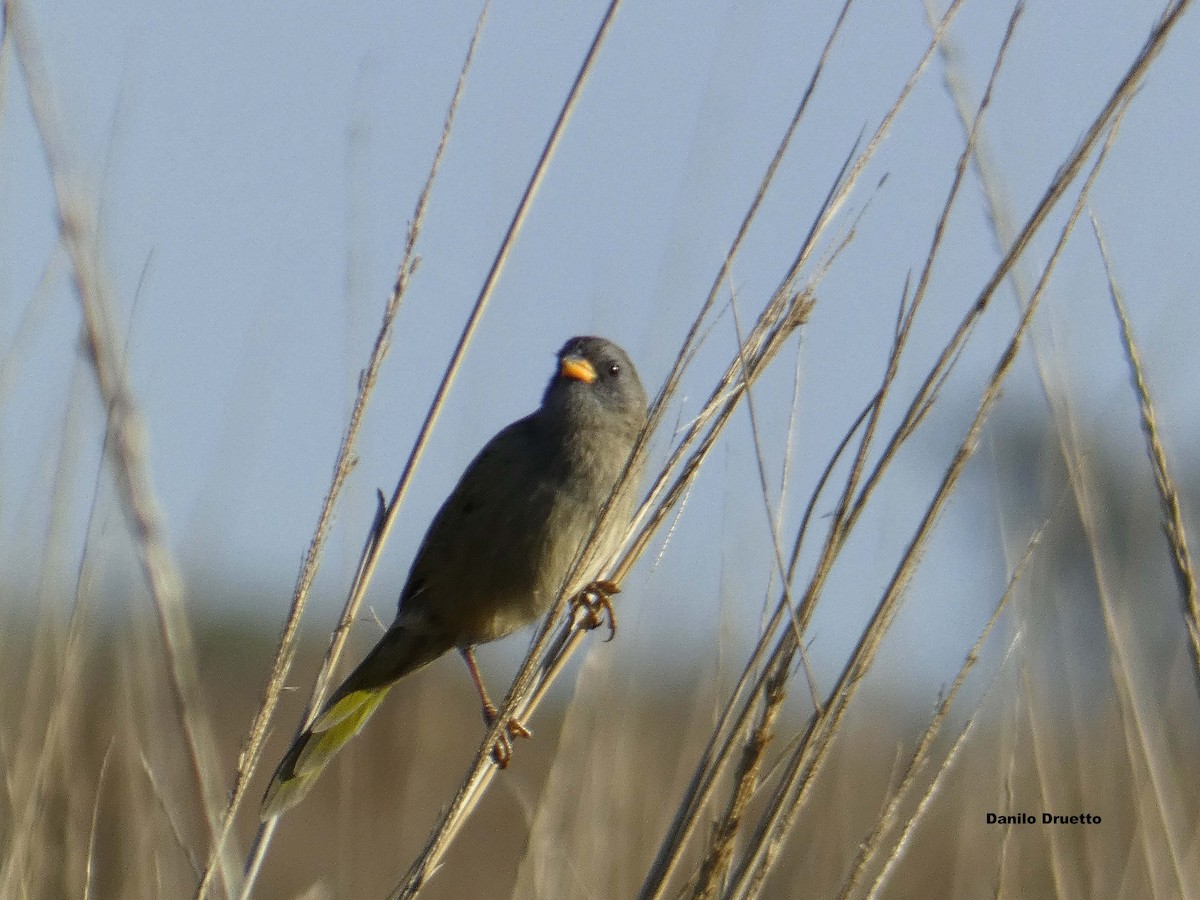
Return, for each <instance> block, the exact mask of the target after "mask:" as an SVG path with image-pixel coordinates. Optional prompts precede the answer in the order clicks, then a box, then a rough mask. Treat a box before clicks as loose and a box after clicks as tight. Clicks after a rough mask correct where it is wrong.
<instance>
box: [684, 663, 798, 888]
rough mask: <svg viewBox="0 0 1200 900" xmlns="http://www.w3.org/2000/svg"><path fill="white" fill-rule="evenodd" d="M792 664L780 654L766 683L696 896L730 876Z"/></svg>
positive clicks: (705, 856) (717, 826)
mask: <svg viewBox="0 0 1200 900" xmlns="http://www.w3.org/2000/svg"><path fill="white" fill-rule="evenodd" d="M791 665H792V657H791V656H781V657H779V660H778V661H777V663H776V664H775V665H774V666H773V667H772V669H771V670H770V672H769V673H768V675H767V679H766V681H765V682H764V684H763V692H762V710H761V711H760V712H759V715H758V721H757V723H756V724H755V726H754V728H753V729H752V730H751V732H750V734H749V736H748V737H747V738H746V741H745V745H744V746H743V748H742V755H741V759H740V760H739V761H738V767H737V770H736V772H735V773H734V779H733V780H734V789H733V790H732V791H731V792H730V795H729V801H728V803H727V804H726V806H725V809H724V810H722V812H721V815H720V816H719V817H718V818H717V820H716V822H714V823H713V828H712V835H711V837H710V839H709V843H708V847H707V849H706V850H705V854H704V860H703V862H702V863H701V865H700V872H699V874H698V876H697V879H696V886H695V889H694V890H693V891H692V897H693V898H695V900H709V898H711V897H716V896H719V891H720V889H721V885H722V882H723V881H724V880H725V879H726V878H727V877H728V872H729V870H730V867H731V865H732V864H733V849H734V842H735V841H736V840H737V837H738V833H739V831H740V829H741V825H742V819H743V817H744V816H745V813H746V805H747V804H748V803H749V802H750V800H751V799H752V798H753V797H754V794H755V792H756V790H757V788H758V784H759V773H760V772H761V770H762V767H763V763H764V761H765V759H766V753H767V747H768V746H769V745H770V743H771V740H772V739H773V738H774V737H775V724H776V722H777V721H778V719H779V713H780V712H781V711H782V709H783V701H784V699H785V698H786V697H787V682H788V676H789V675H790V669H791Z"/></svg>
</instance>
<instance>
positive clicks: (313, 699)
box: [196, 3, 489, 900]
mask: <svg viewBox="0 0 1200 900" xmlns="http://www.w3.org/2000/svg"><path fill="white" fill-rule="evenodd" d="M488 8H489V3H485V4H484V6H483V8H482V10H481V11H480V14H479V19H478V20H477V22H476V25H475V30H474V31H473V32H472V34H471V40H470V43H469V44H468V46H467V52H466V56H465V57H464V59H463V64H462V67H461V68H460V70H459V76H458V81H457V83H456V84H455V88H454V94H453V96H452V97H451V100H450V103H449V105H448V107H447V110H446V117H445V120H444V122H443V125H442V133H441V138H440V140H439V141H438V146H437V149H436V151H435V152H434V156H433V162H432V163H431V165H430V169H429V174H428V176H427V177H426V179H425V184H424V186H423V187H422V189H421V193H420V195H419V196H418V198H417V204H416V208H415V210H414V212H413V218H412V221H411V222H410V223H409V227H408V234H407V237H406V242H405V249H404V257H403V259H402V260H401V262H400V266H399V268H398V270H397V274H396V281H395V284H394V285H393V287H392V292H391V294H390V295H389V297H388V300H387V303H386V305H385V307H384V314H383V322H382V323H381V325H380V328H379V332H378V333H377V335H376V338H375V344H374V346H373V347H372V350H371V356H370V359H369V361H368V363H367V367H366V368H365V369H364V370H363V372H362V374H361V375H360V376H359V383H358V395H357V397H356V398H355V402H354V407H353V410H352V412H351V414H350V422H349V424H348V425H347V427H346V432H345V435H344V436H343V438H342V445H341V448H340V449H339V451H338V459H337V463H336V464H335V467H334V477H333V483H332V484H331V485H330V488H329V491H328V493H327V494H326V496H325V501H324V503H323V504H322V507H321V512H320V515H319V517H318V520H317V528H316V531H315V532H314V534H313V539H312V542H311V543H310V545H309V550H308V554H307V555H306V557H305V562H304V566H303V567H302V569H301V572H300V577H299V579H298V581H297V584H296V591H295V593H294V595H293V599H292V606H291V610H290V611H289V613H288V619H287V623H286V624H285V626H284V633H283V636H282V637H281V639H280V644H279V650H278V651H277V653H276V660H275V666H274V667H273V669H272V674H271V680H270V682H269V684H268V686H267V690H266V693H265V695H264V698H263V703H262V706H261V707H260V710H259V712H258V714H257V716H256V717H255V720H254V724H253V725H252V726H251V730H250V733H249V735H248V737H247V739H246V743H245V744H244V746H243V749H242V752H241V754H240V756H239V764H238V778H237V782H236V785H235V791H234V794H233V795H232V797H231V798H230V803H229V806H228V808H227V810H226V815H225V820H224V830H223V832H222V835H223V836H224V835H225V834H227V833H228V830H229V828H230V827H231V825H232V822H233V817H234V815H235V814H236V812H237V808H238V805H239V804H240V801H241V799H242V798H243V796H244V795H245V790H246V785H247V784H248V782H249V779H250V775H251V774H252V773H253V770H254V767H255V765H256V764H257V762H258V756H259V754H260V753H261V752H262V745H263V743H264V742H265V740H266V734H267V726H268V725H269V723H270V718H271V716H272V715H273V713H274V711H275V708H276V706H277V705H278V702H279V695H280V693H281V692H282V690H283V685H284V681H285V680H286V677H287V672H288V670H289V669H290V667H291V662H292V658H293V656H294V655H295V644H296V640H297V637H298V630H299V624H300V616H301V615H302V613H303V611H304V606H305V603H306V601H307V598H308V591H309V589H310V588H311V585H312V581H313V579H314V578H315V577H316V572H317V567H318V565H319V559H320V554H321V550H322V548H323V547H324V543H325V539H326V537H327V536H328V532H329V528H330V524H331V522H332V516H333V509H334V507H335V505H336V503H337V499H338V498H339V496H340V495H341V489H342V486H343V484H344V483H345V480H346V477H347V476H348V475H349V473H350V470H351V469H352V468H353V467H354V463H355V453H354V447H355V445H356V444H357V440H358V432H359V428H360V426H361V422H362V417H363V413H364V412H365V410H366V407H367V404H368V403H369V401H370V397H371V394H372V392H373V391H374V387H375V383H376V381H377V380H378V376H379V370H380V368H381V367H382V365H383V360H384V358H385V357H386V356H387V353H388V350H389V349H390V348H391V341H392V331H393V328H394V325H395V320H396V314H397V313H398V312H399V309H400V303H401V301H402V300H403V298H404V295H405V293H406V292H407V290H408V284H409V281H410V279H411V278H412V275H413V273H414V272H415V271H416V269H417V266H418V264H419V262H420V258H419V257H418V256H417V253H416V247H417V241H418V239H419V237H420V234H421V226H422V224H423V222H424V219H425V212H426V209H427V208H428V204H429V197H430V194H431V193H432V190H433V184H434V181H435V179H436V178H437V174H438V171H439V169H440V168H441V164H442V160H443V159H444V157H445V153H446V147H447V146H448V144H449V140H450V134H451V131H452V128H453V124H454V116H455V113H456V112H457V111H458V105H459V102H460V100H461V99H462V95H463V91H464V89H465V87H466V79H467V73H468V72H469V71H470V68H471V62H472V60H473V59H474V55H475V49H476V47H477V46H478V43H479V38H480V35H481V34H482V33H483V25H484V22H485V21H486V19H487V12H488ZM485 302H486V300H485V298H483V297H481V298H480V301H479V302H477V303H476V309H475V312H474V314H473V321H476V320H477V319H478V316H479V315H480V314H481V313H482V307H483V305H485ZM468 328H469V329H470V328H471V326H468ZM463 338H464V339H463V340H462V341H460V344H459V348H458V350H457V352H456V354H455V357H454V359H453V360H452V361H451V363H450V367H449V368H448V369H447V372H446V375H445V376H444V378H443V381H442V384H441V387H440V388H439V391H438V396H437V398H436V399H435V400H434V404H433V406H432V407H431V409H430V413H429V416H428V418H427V419H426V422H425V425H424V428H423V429H422V431H421V433H420V435H419V437H418V439H417V443H416V446H415V447H414V448H413V451H412V454H411V455H410V457H409V460H408V463H407V465H406V467H405V470H404V474H403V475H402V476H401V478H400V483H399V484H398V485H397V487H396V491H395V494H394V495H393V497H392V502H391V504H389V506H388V507H387V509H386V512H385V511H384V510H382V509H381V510H380V513H383V514H382V515H377V516H376V519H375V522H374V523H373V525H372V529H371V532H370V535H369V537H368V540H367V546H366V549H365V550H364V553H363V556H362V559H361V560H360V562H359V566H358V571H357V573H356V577H355V580H354V583H353V584H352V585H351V588H350V593H349V597H348V598H347V601H346V605H345V608H344V609H343V612H342V615H341V618H340V619H339V622H338V626H337V627H336V628H335V629H334V633H333V635H332V638H331V641H330V646H329V650H328V652H327V654H326V657H325V661H324V664H323V666H322V668H321V671H320V672H319V673H318V675H317V679H316V682H315V684H314V686H313V691H312V694H311V695H310V698H309V704H308V708H307V709H306V710H305V714H304V716H303V717H302V721H301V723H300V726H299V727H298V728H297V729H296V733H297V734H299V733H300V731H302V730H303V729H304V727H305V726H306V725H307V724H308V721H309V719H311V718H312V716H313V715H314V714H315V712H316V710H317V709H319V707H320V702H321V698H322V697H323V695H324V691H325V688H326V686H327V682H328V680H329V677H330V675H331V673H332V672H333V670H334V667H335V666H336V665H337V661H338V658H339V657H340V655H341V651H342V648H343V647H344V646H345V641H346V638H347V636H348V634H349V628H350V624H351V623H352V622H353V620H354V618H355V616H356V615H357V612H358V607H359V605H360V604H361V602H362V598H363V596H364V595H365V593H366V589H367V585H368V584H369V582H370V579H371V575H372V574H373V572H374V570H375V565H376V563H377V562H378V559H379V554H380V552H381V550H382V548H383V544H384V542H385V541H386V539H387V535H388V533H389V532H390V530H391V527H392V523H393V522H394V521H395V516H396V514H397V512H398V511H399V508H400V503H401V501H402V500H403V497H404V493H405V491H406V489H407V486H408V481H409V478H410V477H411V474H412V471H413V469H414V468H415V466H416V462H417V460H418V459H419V457H420V454H421V451H422V450H423V449H424V445H425V442H426V440H427V439H428V435H429V432H430V430H431V429H432V426H433V422H434V420H435V419H436V416H437V413H438V412H439V411H440V408H441V404H442V402H444V399H445V395H446V392H447V391H448V390H449V385H450V381H451V380H452V379H453V376H454V373H455V372H456V371H457V366H458V362H459V360H460V359H461V356H462V353H463V352H464V351H465V349H466V343H467V342H469V339H470V335H469V332H464V335H463ZM276 821H277V820H276V819H272V820H271V821H269V822H265V823H263V824H261V825H260V826H259V829H258V833H257V835H256V836H255V840H254V845H253V846H252V848H251V850H250V854H249V856H248V857H247V860H246V867H245V868H246V881H245V887H244V889H243V892H242V896H247V895H248V893H249V891H250V889H251V888H252V886H253V884H254V882H255V881H256V880H257V877H258V873H259V871H260V870H261V866H262V861H263V858H264V854H265V852H266V848H267V847H268V846H269V844H270V841H271V837H272V835H273V834H274V830H275V826H276ZM210 869H211V865H210ZM207 884H208V878H207V873H206V878H205V879H204V880H203V881H202V882H201V884H200V886H199V888H198V889H197V891H196V898H197V900H201V898H203V896H204V895H205V893H206V890H207Z"/></svg>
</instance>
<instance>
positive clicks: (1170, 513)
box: [1091, 213, 1200, 675]
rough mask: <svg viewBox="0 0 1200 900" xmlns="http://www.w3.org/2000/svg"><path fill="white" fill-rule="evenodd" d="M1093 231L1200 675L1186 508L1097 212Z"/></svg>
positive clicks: (1199, 615) (1197, 603)
mask: <svg viewBox="0 0 1200 900" xmlns="http://www.w3.org/2000/svg"><path fill="white" fill-rule="evenodd" d="M1091 220H1092V231H1093V233H1094V234H1095V236H1096V245H1097V246H1098V247H1099V248H1100V255H1101V257H1102V258H1103V260H1104V271H1105V274H1106V275H1107V276H1108V295H1109V297H1110V299H1111V300H1112V303H1113V311H1114V312H1115V313H1116V316H1117V321H1118V322H1119V323H1120V326H1121V341H1122V344H1123V346H1124V348H1125V358H1126V359H1127V360H1128V361H1129V372H1130V375H1131V376H1132V378H1133V386H1134V390H1135V391H1136V392H1137V397H1138V408H1139V411H1140V412H1141V416H1142V432H1143V433H1144V434H1145V435H1146V455H1147V456H1148V457H1149V458H1150V463H1151V465H1152V466H1153V468H1154V485H1155V487H1156V488H1157V490H1158V497H1159V500H1160V501H1161V503H1162V507H1163V513H1164V514H1165V516H1166V522H1164V523H1163V534H1164V535H1165V536H1166V539H1167V547H1168V548H1169V549H1170V551H1171V563H1172V565H1173V566H1174V568H1175V577H1176V579H1177V580H1178V582H1179V591H1180V594H1181V597H1180V599H1181V600H1182V601H1183V618H1184V622H1185V623H1186V624H1187V629H1188V637H1189V638H1190V643H1191V648H1192V659H1193V664H1194V668H1195V673H1196V674H1197V675H1200V593H1198V591H1197V587H1196V573H1195V569H1194V567H1193V566H1192V554H1191V552H1190V551H1189V549H1188V541H1187V531H1186V529H1185V528H1184V525H1183V511H1182V508H1181V504H1180V502H1179V490H1178V489H1177V488H1176V486H1175V481H1174V479H1173V478H1172V477H1171V470H1170V467H1169V466H1168V465H1167V453H1166V450H1165V449H1163V443H1162V439H1161V438H1160V437H1159V430H1158V417H1157V415H1156V414H1155V411H1154V402H1153V400H1152V399H1151V397H1150V388H1149V386H1148V385H1147V383H1146V375H1145V370H1144V368H1143V366H1142V357H1141V353H1140V352H1139V351H1138V346H1137V342H1136V341H1135V340H1134V338H1133V325H1132V324H1131V323H1130V321H1129V313H1128V311H1127V310H1126V308H1125V301H1124V298H1123V296H1122V291H1121V287H1120V285H1119V284H1117V281H1116V277H1115V275H1114V273H1113V266H1112V259H1111V257H1110V256H1109V254H1108V247H1107V245H1106V244H1105V241H1104V234H1103V232H1102V231H1101V229H1100V223H1099V222H1098V221H1097V220H1096V215H1095V213H1091Z"/></svg>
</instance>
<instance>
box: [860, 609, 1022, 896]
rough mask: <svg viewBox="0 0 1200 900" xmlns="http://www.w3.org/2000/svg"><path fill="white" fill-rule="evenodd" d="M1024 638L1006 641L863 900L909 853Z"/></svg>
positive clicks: (875, 893)
mask: <svg viewBox="0 0 1200 900" xmlns="http://www.w3.org/2000/svg"><path fill="white" fill-rule="evenodd" d="M1024 634H1025V632H1024V630H1023V629H1019V630H1017V631H1016V632H1015V633H1014V634H1013V636H1012V638H1011V639H1009V642H1008V647H1006V648H1005V651H1004V656H1003V657H1002V659H1001V660H1000V665H999V667H998V668H997V670H996V674H995V675H994V676H993V677H992V679H991V680H990V681H989V682H988V686H987V690H985V691H984V693H983V696H982V697H981V698H980V699H979V702H978V703H977V704H976V705H975V710H974V711H973V712H972V713H971V716H970V717H969V718H968V719H967V721H966V722H965V723H964V724H963V727H962V728H961V729H960V730H959V733H958V735H957V736H956V737H955V739H954V743H953V744H952V745H951V746H950V750H949V751H948V752H947V753H946V758H945V759H944V760H943V761H942V764H941V766H940V767H939V768H938V771H937V774H936V775H934V777H933V780H932V781H930V783H929V785H928V786H927V787H926V789H925V791H924V792H923V793H922V794H921V799H920V800H919V801H918V802H917V807H916V809H915V810H914V811H913V813H912V815H910V816H909V817H908V818H907V819H905V820H904V828H902V829H901V831H900V834H899V835H898V836H897V838H896V843H895V845H894V846H893V847H892V852H891V853H890V854H888V858H887V860H885V862H884V865H883V868H882V869H880V871H879V874H878V875H877V876H876V877H875V880H874V882H872V884H871V888H870V890H869V891H867V893H866V895H865V896H866V900H877V898H878V897H879V896H880V894H881V892H882V891H883V889H884V888H886V887H887V883H888V880H889V879H890V878H891V876H892V875H893V874H894V873H895V871H896V867H897V866H898V865H899V863H900V860H902V859H903V858H904V851H905V850H907V849H908V847H909V844H910V842H911V840H912V836H913V835H914V834H915V833H916V830H917V826H919V825H920V824H921V822H922V820H924V818H925V813H927V812H928V811H929V809H930V808H931V807H932V805H933V801H934V800H935V799H936V797H937V794H938V791H939V790H940V789H941V787H942V785H943V784H944V783H945V779H946V776H947V775H948V774H949V773H950V772H951V771H952V770H953V768H954V764H955V762H957V761H958V757H959V754H960V753H961V752H962V749H963V747H965V746H966V745H967V739H968V738H969V737H970V736H971V734H972V733H973V732H974V730H975V725H976V724H977V723H978V722H979V713H980V712H981V711H982V709H983V704H984V702H985V701H986V700H987V698H988V695H990V694H991V692H992V688H994V687H995V686H996V683H997V682H998V681H999V678H1000V674H1001V673H1002V672H1003V671H1004V669H1005V668H1006V667H1007V665H1008V661H1009V659H1011V658H1012V655H1013V653H1014V652H1015V651H1016V650H1017V648H1018V647H1019V646H1021V644H1022V643H1023V642H1022V638H1023V637H1024Z"/></svg>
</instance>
